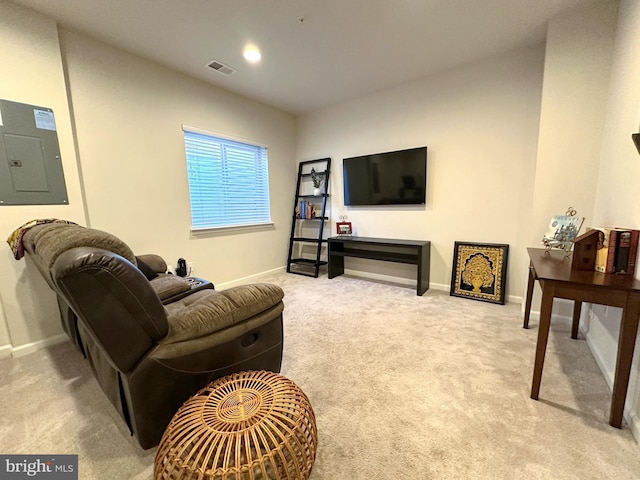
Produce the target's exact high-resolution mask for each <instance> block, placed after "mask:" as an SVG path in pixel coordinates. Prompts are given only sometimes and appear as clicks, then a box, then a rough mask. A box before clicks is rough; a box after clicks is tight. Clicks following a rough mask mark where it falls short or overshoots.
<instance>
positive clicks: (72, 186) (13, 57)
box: [0, 0, 85, 354]
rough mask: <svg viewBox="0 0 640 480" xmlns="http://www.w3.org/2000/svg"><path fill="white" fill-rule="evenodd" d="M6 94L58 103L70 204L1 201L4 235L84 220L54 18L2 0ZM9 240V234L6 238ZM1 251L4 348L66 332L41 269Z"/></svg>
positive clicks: (19, 348) (21, 349) (1, 90)
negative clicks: (55, 221) (35, 224)
mask: <svg viewBox="0 0 640 480" xmlns="http://www.w3.org/2000/svg"><path fill="white" fill-rule="evenodd" d="M0 45H2V48H1V49H0V65H1V67H0V71H1V72H2V73H1V74H0V95H1V97H2V98H3V99H5V100H10V101H14V102H21V103H27V104H32V105H38V106H44V107H49V108H52V109H53V112H54V115H55V121H56V127H57V132H58V142H59V144H60V153H61V156H62V166H63V169H64V174H65V181H66V185H67V194H68V197H69V205H29V206H0V238H2V239H5V238H7V237H8V236H9V234H10V233H11V232H12V231H13V230H14V229H15V228H17V227H19V226H20V225H22V224H24V223H26V222H28V221H30V220H33V219H36V218H48V217H54V218H56V217H57V218H67V219H69V220H72V221H75V222H78V223H84V221H85V216H84V207H83V204H82V198H81V191H80V183H79V179H78V169H77V163H76V155H75V150H74V143H73V135H72V129H71V119H70V115H69V108H68V102H67V94H66V90H65V81H64V71H63V65H62V59H61V56H60V48H59V44H58V32H57V28H56V24H55V22H54V21H52V20H50V19H49V18H47V17H44V16H42V15H39V14H36V13H34V12H32V11H30V10H27V9H24V8H21V7H17V6H15V5H13V4H11V3H8V2H6V1H4V0H0ZM3 242H4V240H3ZM31 267H32V268H27V263H26V261H25V260H24V259H23V260H20V261H16V260H14V259H13V256H12V255H11V251H10V249H9V248H8V246H7V245H6V244H5V248H3V249H2V251H1V252H0V272H2V275H0V354H9V353H11V352H12V351H13V353H27V352H29V351H31V350H32V349H34V348H38V347H39V346H41V345H43V344H45V343H47V342H49V341H51V340H55V339H56V338H57V336H58V335H63V333H62V327H61V326H60V320H59V318H58V316H57V311H58V310H57V308H58V307H57V305H56V303H55V297H54V296H53V293H52V292H51V291H50V289H49V287H48V286H47V285H46V284H45V282H44V280H43V279H42V278H41V276H40V275H39V273H37V271H36V270H35V268H33V266H31Z"/></svg>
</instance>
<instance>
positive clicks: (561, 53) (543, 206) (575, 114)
mask: <svg viewBox="0 0 640 480" xmlns="http://www.w3.org/2000/svg"><path fill="white" fill-rule="evenodd" d="M616 20H617V5H616V2H610V1H605V2H600V3H596V4H594V5H592V6H590V7H588V8H581V9H577V10H573V11H570V12H567V13H565V14H561V15H559V16H558V17H556V18H553V19H552V20H551V21H550V22H549V26H548V29H547V42H546V51H545V65H544V86H543V91H542V105H541V113H540V135H539V138H538V157H537V162H536V175H535V186H534V192H533V199H534V202H533V215H532V216H533V219H532V220H533V221H532V222H531V223H530V237H529V240H530V243H531V245H532V246H534V245H535V246H538V245H540V239H541V237H542V234H543V233H544V231H545V230H546V228H547V226H548V225H549V219H550V218H551V216H552V215H554V214H564V213H565V211H566V210H567V207H569V206H571V207H574V208H575V209H576V210H577V212H578V215H579V216H582V217H585V218H586V220H585V227H586V225H593V223H592V221H593V216H592V215H593V206H594V202H595V196H594V191H595V189H596V182H597V178H598V177H597V171H598V164H599V162H600V147H601V141H602V130H603V127H604V119H605V112H606V107H607V95H608V89H609V74H610V67H611V55H612V52H613V43H614V36H615V29H616ZM582 231H585V230H584V228H583V230H582Z"/></svg>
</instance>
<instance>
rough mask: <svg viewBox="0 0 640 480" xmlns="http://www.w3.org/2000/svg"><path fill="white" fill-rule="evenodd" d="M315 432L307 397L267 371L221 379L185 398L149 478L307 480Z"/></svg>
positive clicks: (314, 446) (278, 376)
mask: <svg viewBox="0 0 640 480" xmlns="http://www.w3.org/2000/svg"><path fill="white" fill-rule="evenodd" d="M317 446H318V431H317V429H316V421H315V415H314V413H313V409H312V408H311V404H310V403H309V399H308V398H307V396H306V395H305V394H304V392H303V391H302V390H300V388H299V387H298V386H297V385H296V384H295V383H293V382H292V381H291V380H289V379H288V378H285V377H283V376H282V375H278V374H276V373H273V372H267V371H249V372H241V373H236V374H233V375H229V376H226V377H223V378H220V379H218V380H216V381H214V382H212V383H210V384H209V385H207V386H206V387H205V388H203V389H202V390H200V391H199V392H198V393H196V394H195V395H194V396H193V397H191V398H190V399H189V400H187V401H186V402H185V403H184V405H182V407H180V409H179V410H178V411H177V412H176V414H175V415H174V416H173V419H172V420H171V422H170V423H169V425H168V426H167V429H166V430H165V432H164V435H163V436H162V440H160V445H159V446H158V451H157V452H156V457H155V464H154V479H155V480H160V479H162V480H168V479H171V480H178V479H189V480H190V479H208V480H213V479H215V480H232V479H233V480H258V479H261V480H280V479H296V480H297V479H301V480H302V479H308V478H309V475H311V469H312V467H313V463H314V462H315V459H316V449H317Z"/></svg>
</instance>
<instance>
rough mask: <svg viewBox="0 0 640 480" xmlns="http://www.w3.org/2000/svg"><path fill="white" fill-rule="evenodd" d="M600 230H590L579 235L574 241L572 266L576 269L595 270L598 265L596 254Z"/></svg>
mask: <svg viewBox="0 0 640 480" xmlns="http://www.w3.org/2000/svg"><path fill="white" fill-rule="evenodd" d="M599 240H600V232H599V231H598V230H593V229H592V230H589V231H588V232H585V233H583V234H582V235H579V236H577V237H576V238H574V239H573V240H572V242H573V257H572V260H571V268H572V269H574V270H594V269H595V266H596V254H597V252H598V241H599Z"/></svg>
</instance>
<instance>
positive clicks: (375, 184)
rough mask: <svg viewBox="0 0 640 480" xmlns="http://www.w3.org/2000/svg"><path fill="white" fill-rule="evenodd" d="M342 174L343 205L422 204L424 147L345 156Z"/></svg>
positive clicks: (424, 171) (425, 148) (425, 149)
mask: <svg viewBox="0 0 640 480" xmlns="http://www.w3.org/2000/svg"><path fill="white" fill-rule="evenodd" d="M342 174H343V179H344V204H345V205H351V206H359V205H360V206H362V205H422V204H425V203H426V193H427V192H426V187H427V147H418V148H411V149H408V150H398V151H396V152H385V153H377V154H374V155H363V156H360V157H351V158H345V159H343V160H342Z"/></svg>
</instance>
